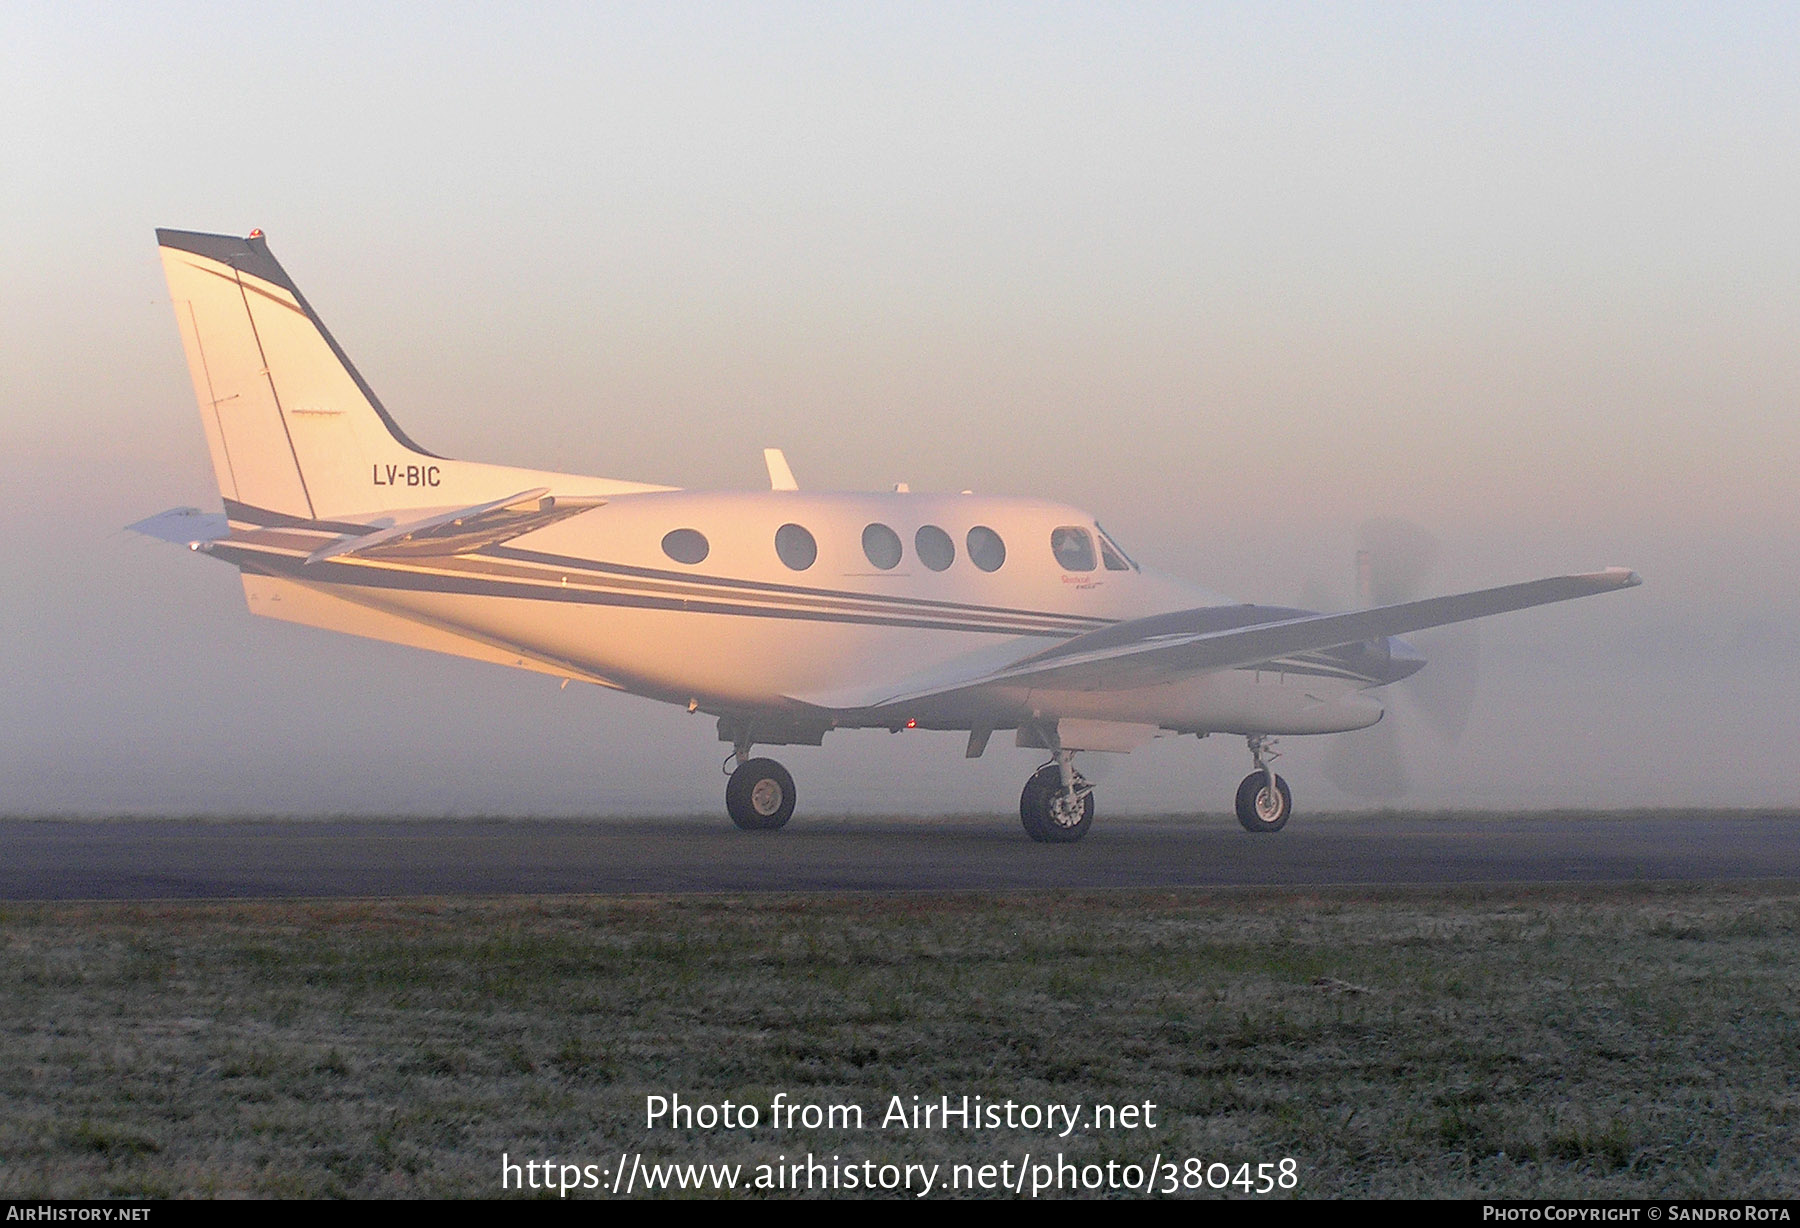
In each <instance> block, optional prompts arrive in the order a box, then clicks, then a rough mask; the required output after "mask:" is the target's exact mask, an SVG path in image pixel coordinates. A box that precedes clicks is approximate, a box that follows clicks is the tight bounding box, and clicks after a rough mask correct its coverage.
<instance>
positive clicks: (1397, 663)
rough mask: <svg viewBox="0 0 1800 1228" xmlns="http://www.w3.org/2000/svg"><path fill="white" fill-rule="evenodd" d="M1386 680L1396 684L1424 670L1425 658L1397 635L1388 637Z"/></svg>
mask: <svg viewBox="0 0 1800 1228" xmlns="http://www.w3.org/2000/svg"><path fill="white" fill-rule="evenodd" d="M1387 650H1388V678H1387V680H1388V681H1389V682H1398V681H1400V679H1402V678H1410V677H1412V676H1413V675H1414V674H1416V673H1418V672H1419V671H1420V670H1422V669H1424V668H1425V658H1424V657H1423V656H1421V655H1420V653H1419V650H1418V649H1417V648H1414V647H1413V646H1412V645H1411V644H1409V643H1407V642H1406V641H1405V640H1403V639H1401V638H1400V637H1399V636H1397V635H1390V636H1388V641H1387Z"/></svg>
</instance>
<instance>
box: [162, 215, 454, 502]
mask: <svg viewBox="0 0 1800 1228" xmlns="http://www.w3.org/2000/svg"><path fill="white" fill-rule="evenodd" d="M156 239H157V242H158V243H159V244H160V245H161V248H162V258H163V272H164V274H165V275H166V276H167V278H168V281H169V293H170V296H171V297H172V298H173V300H174V307H175V318H176V322H177V323H178V325H179V326H180V329H181V341H182V345H183V346H184V347H185V349H186V350H187V358H188V369H189V373H190V374H191V375H192V377H193V381H194V396H195V399H196V400H198V402H199V404H200V414H201V418H202V420H203V421H204V424H205V427H206V438H207V443H208V444H209V446H210V447H211V450H212V460H213V470H214V473H215V474H216V476H217V477H218V480H219V490H220V492H221V493H222V494H223V495H224V496H225V497H226V498H227V499H230V500H233V501H235V502H237V503H241V504H244V505H247V506H248V507H253V508H260V509H263V510H266V511H272V512H279V513H282V514H284V515H288V516H297V517H305V518H307V519H319V518H324V517H330V516H333V515H341V514H343V513H346V512H351V511H359V510H364V509H368V508H370V507H379V506H381V504H382V503H383V502H389V501H384V500H379V499H378V498H376V497H375V494H376V492H374V491H373V490H372V489H371V483H370V481H369V477H368V473H369V470H368V468H367V466H368V465H369V464H372V463H376V462H378V461H379V462H383V463H395V462H399V463H400V465H401V469H400V472H402V473H404V472H405V468H404V467H405V465H406V464H409V463H410V464H415V465H417V464H418V463H419V462H420V461H424V460H429V459H435V458H432V457H430V454H429V453H426V452H425V451H424V449H422V448H420V447H419V446H418V445H417V444H415V443H413V442H412V440H410V439H408V438H407V437H406V435H405V433H404V432H402V431H401V430H400V428H399V427H398V426H397V425H396V424H395V422H394V420H393V419H392V418H390V417H389V416H388V414H387V411H386V410H385V409H383V408H382V407H381V403H380V402H379V401H378V400H376V399H375V394H374V393H373V392H371V391H370V390H369V386H368V385H367V384H366V383H364V382H363V379H362V377H361V376H360V375H358V374H357V372H356V369H355V368H354V367H353V366H351V365H350V361H349V359H347V358H345V357H344V353H343V351H342V350H340V349H339V348H338V345H337V342H336V341H334V340H333V339H332V337H331V334H330V333H328V332H327V331H326V330H325V327H324V325H323V324H321V323H320V322H319V318H318V317H317V316H316V315H314V314H313V311H312V308H311V307H309V306H308V305H307V302H306V300H305V299H304V298H303V297H301V295H300V292H299V290H298V289H296V288H295V286H294V283H293V282H292V281H291V280H290V279H289V278H288V275H287V273H286V272H285V271H284V270H283V269H282V267H281V265H280V264H279V263H278V262H277V261H276V259H275V257H274V256H273V255H271V254H270V252H269V245H268V242H267V240H265V239H264V238H263V237H262V234H261V232H260V231H257V232H252V233H251V235H250V237H249V238H245V239H239V238H234V237H231V236H227V235H208V234H194V233H191V232H188V231H180V230H158V231H157V232H156ZM424 501H425V500H422V499H420V498H419V497H418V496H417V493H416V492H415V494H414V496H413V497H412V498H411V499H410V500H409V501H408V502H410V503H411V504H413V505H417V504H419V503H421V502H424Z"/></svg>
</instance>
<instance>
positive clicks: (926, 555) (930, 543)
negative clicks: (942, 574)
mask: <svg viewBox="0 0 1800 1228" xmlns="http://www.w3.org/2000/svg"><path fill="white" fill-rule="evenodd" d="M913 549H914V550H915V551H917V552H918V555H919V562H921V563H923V564H925V566H927V567H929V568H931V570H933V571H943V570H944V569H945V568H946V567H948V566H950V564H952V563H954V562H956V543H955V542H953V541H951V540H950V535H949V534H948V533H946V532H944V531H943V530H942V529H940V528H938V527H937V526H936V525H934V524H928V525H925V526H923V527H922V528H920V530H919V531H918V532H917V533H915V534H913Z"/></svg>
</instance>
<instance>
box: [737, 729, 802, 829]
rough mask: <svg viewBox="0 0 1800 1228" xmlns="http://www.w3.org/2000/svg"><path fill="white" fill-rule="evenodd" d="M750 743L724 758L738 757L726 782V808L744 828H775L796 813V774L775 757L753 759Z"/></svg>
mask: <svg viewBox="0 0 1800 1228" xmlns="http://www.w3.org/2000/svg"><path fill="white" fill-rule="evenodd" d="M749 753H750V748H749V746H747V745H746V746H745V747H744V748H743V749H742V750H740V751H734V752H733V753H732V754H731V756H730V757H729V758H727V759H726V760H725V762H726V763H730V762H731V761H732V760H733V759H735V760H737V767H736V768H734V769H732V771H731V778H730V779H729V780H728V781H726V782H725V811H726V813H727V814H729V815H730V816H731V821H732V822H733V823H736V824H737V825H738V826H739V827H741V828H743V829H744V830H745V831H774V830H775V829H776V828H777V827H780V826H781V825H782V824H784V823H786V822H787V821H788V820H789V819H791V818H793V817H794V778H793V777H792V776H791V775H789V774H788V770H787V769H786V768H784V767H782V766H781V765H780V764H779V763H777V762H775V761H774V760H773V759H751V758H748V755H749Z"/></svg>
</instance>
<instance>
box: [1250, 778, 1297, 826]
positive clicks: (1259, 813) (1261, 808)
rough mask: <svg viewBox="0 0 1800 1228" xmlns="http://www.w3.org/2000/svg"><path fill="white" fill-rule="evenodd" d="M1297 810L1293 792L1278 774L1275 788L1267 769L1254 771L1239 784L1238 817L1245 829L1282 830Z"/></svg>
mask: <svg viewBox="0 0 1800 1228" xmlns="http://www.w3.org/2000/svg"><path fill="white" fill-rule="evenodd" d="M1293 813H1294V795H1293V794H1292V793H1289V792H1288V786H1287V781H1285V780H1283V779H1282V778H1281V777H1279V776H1277V777H1276V778H1275V788H1274V790H1273V792H1271V791H1270V789H1269V774H1268V773H1267V772H1252V773H1250V774H1249V775H1248V776H1246V777H1244V783H1243V784H1241V785H1239V786H1238V791H1237V817H1238V822H1239V823H1241V824H1242V825H1243V828H1244V830H1245V831H1280V830H1281V829H1282V828H1283V827H1286V826H1287V821H1288V816H1289V815H1291V814H1293Z"/></svg>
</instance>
